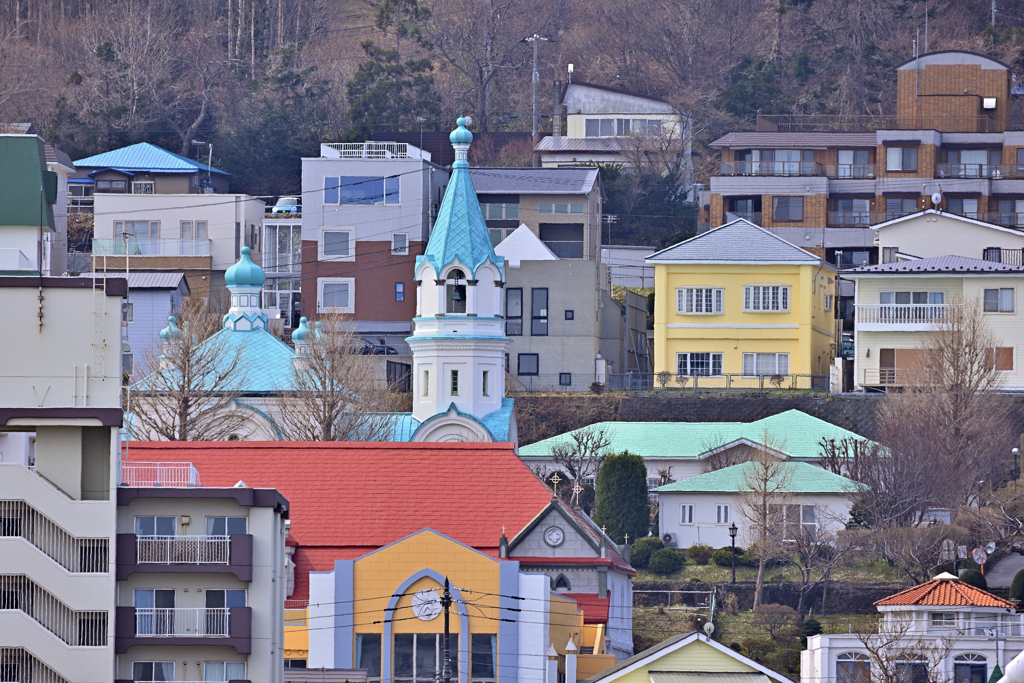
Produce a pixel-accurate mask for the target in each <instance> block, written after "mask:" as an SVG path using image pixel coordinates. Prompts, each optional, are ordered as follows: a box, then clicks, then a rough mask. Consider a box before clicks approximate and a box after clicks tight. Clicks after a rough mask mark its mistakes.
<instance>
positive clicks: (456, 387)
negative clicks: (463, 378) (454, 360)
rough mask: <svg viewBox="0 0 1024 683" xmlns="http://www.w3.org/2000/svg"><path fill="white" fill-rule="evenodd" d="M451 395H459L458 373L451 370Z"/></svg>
mask: <svg viewBox="0 0 1024 683" xmlns="http://www.w3.org/2000/svg"><path fill="white" fill-rule="evenodd" d="M451 395H452V396H458V395H459V371H458V370H452V382H451Z"/></svg>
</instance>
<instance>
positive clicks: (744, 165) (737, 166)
mask: <svg viewBox="0 0 1024 683" xmlns="http://www.w3.org/2000/svg"><path fill="white" fill-rule="evenodd" d="M721 171H722V175H754V176H823V175H825V167H824V165H822V164H819V163H817V162H816V161H723V162H722V167H721Z"/></svg>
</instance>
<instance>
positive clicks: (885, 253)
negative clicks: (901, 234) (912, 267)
mask: <svg viewBox="0 0 1024 683" xmlns="http://www.w3.org/2000/svg"><path fill="white" fill-rule="evenodd" d="M899 253H900V250H899V247H882V263H896V262H897V261H898V260H899V258H898V255H899Z"/></svg>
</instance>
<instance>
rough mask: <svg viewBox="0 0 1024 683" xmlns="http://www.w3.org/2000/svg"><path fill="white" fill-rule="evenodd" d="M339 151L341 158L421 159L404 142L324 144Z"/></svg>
mask: <svg viewBox="0 0 1024 683" xmlns="http://www.w3.org/2000/svg"><path fill="white" fill-rule="evenodd" d="M322 147H325V148H327V149H331V150H334V151H335V152H337V154H338V156H337V157H336V158H339V159H419V158H420V157H419V156H418V155H412V154H410V153H409V145H407V144H406V143H404V142H369V141H367V142H330V143H325V144H323V145H322Z"/></svg>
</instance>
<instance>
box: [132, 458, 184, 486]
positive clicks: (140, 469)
mask: <svg viewBox="0 0 1024 683" xmlns="http://www.w3.org/2000/svg"><path fill="white" fill-rule="evenodd" d="M121 485H122V486H202V484H201V483H200V481H199V470H197V469H196V468H195V465H193V464H192V463H190V462H122V463H121Z"/></svg>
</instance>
